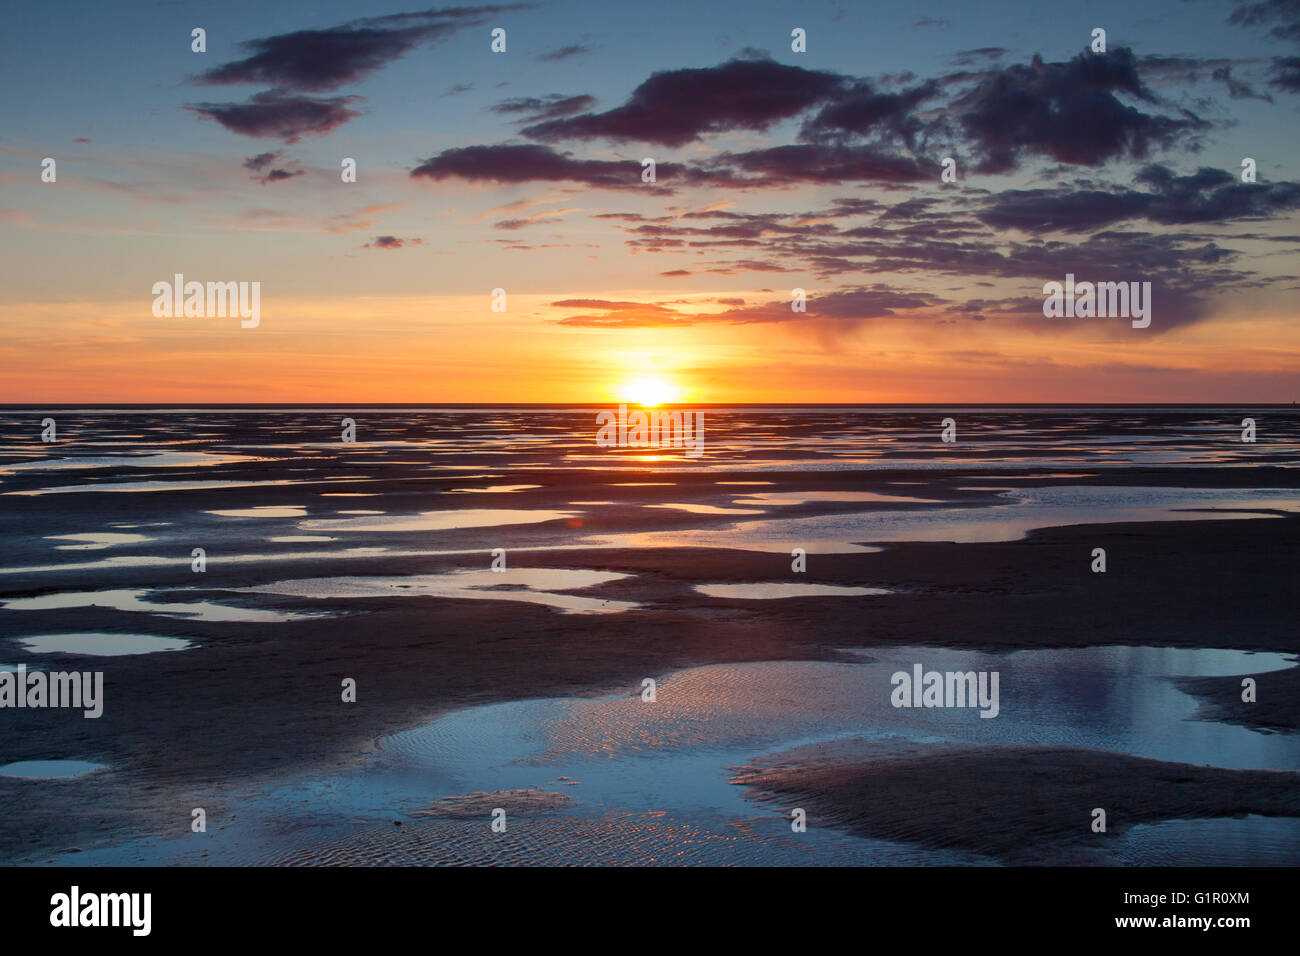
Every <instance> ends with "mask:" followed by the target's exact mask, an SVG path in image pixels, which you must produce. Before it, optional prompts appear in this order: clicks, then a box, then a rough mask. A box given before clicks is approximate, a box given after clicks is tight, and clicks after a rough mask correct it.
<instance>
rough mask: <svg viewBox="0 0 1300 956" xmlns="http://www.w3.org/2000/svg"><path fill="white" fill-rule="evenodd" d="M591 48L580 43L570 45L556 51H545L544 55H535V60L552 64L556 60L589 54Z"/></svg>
mask: <svg viewBox="0 0 1300 956" xmlns="http://www.w3.org/2000/svg"><path fill="white" fill-rule="evenodd" d="M590 52H591V47H589V46H584V45H583V44H581V43H571V44H569V45H568V46H562V47H560V48H559V49H557V50H547V51H546V52H545V53H539V54H537V59H539V60H541V61H542V62H550V63H553V62H555V61H557V60H567V59H569V57H571V56H581V55H582V54H584V53H590Z"/></svg>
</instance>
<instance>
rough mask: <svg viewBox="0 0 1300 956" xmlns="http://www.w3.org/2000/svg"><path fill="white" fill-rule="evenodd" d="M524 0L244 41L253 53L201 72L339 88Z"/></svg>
mask: <svg viewBox="0 0 1300 956" xmlns="http://www.w3.org/2000/svg"><path fill="white" fill-rule="evenodd" d="M524 6H525V5H521V4H512V5H508V6H484V7H451V8H447V9H444V10H436V9H435V10H426V11H423V12H420V13H400V14H392V15H389V16H384V17H371V18H368V19H364V20H356V21H353V22H352V23H347V24H344V25H342V26H337V27H330V28H328V29H324V30H297V31H295V32H293V33H280V34H276V35H274V36H269V37H262V38H261V39H257V40H248V41H245V42H244V43H242V44H240V45H241V46H242V47H243V48H244V49H245V50H246V51H248V52H250V53H251V54H252V55H251V56H248V57H247V58H245V59H243V60H236V61H234V62H232V63H226V64H224V65H222V66H219V67H216V68H215V69H212V70H209V71H208V72H206V73H203V74H201V75H200V76H199V77H198V78H197V82H200V83H208V84H215V85H223V86H224V85H229V84H235V83H263V84H266V85H267V86H273V87H276V88H277V89H284V90H294V91H296V92H300V93H319V92H323V91H325V90H334V89H337V88H338V87H340V86H342V85H343V84H344V83H350V82H353V81H355V80H359V79H361V78H363V77H365V76H368V75H369V74H371V73H373V72H375V71H376V70H378V69H380V68H381V67H383V66H385V65H387V64H388V63H391V62H393V61H394V60H397V59H399V58H401V57H402V56H403V55H405V54H406V53H408V52H410V51H411V50H412V49H414V48H415V47H416V46H418V45H420V44H422V43H428V42H432V41H435V40H441V39H445V38H446V37H448V36H450V35H452V34H453V33H455V32H457V31H459V30H463V29H466V28H468V27H473V26H478V25H481V24H483V23H486V22H487V21H488V19H489V18H490V17H491V16H493V15H495V14H497V13H499V12H501V11H505V10H518V9H522V8H523V7H524Z"/></svg>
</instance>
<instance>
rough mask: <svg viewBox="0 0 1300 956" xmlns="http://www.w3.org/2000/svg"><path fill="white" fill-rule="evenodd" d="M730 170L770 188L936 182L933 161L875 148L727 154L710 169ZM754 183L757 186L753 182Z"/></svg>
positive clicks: (812, 147) (800, 146)
mask: <svg viewBox="0 0 1300 956" xmlns="http://www.w3.org/2000/svg"><path fill="white" fill-rule="evenodd" d="M719 167H721V168H724V169H725V168H730V167H735V168H736V169H738V170H740V171H742V172H744V173H748V174H750V175H751V176H758V177H760V183H761V184H762V185H767V186H777V185H786V184H791V183H844V182H882V183H914V182H920V181H922V180H930V181H934V182H937V181H938V179H939V166H938V164H937V163H935V162H934V161H932V160H928V159H915V158H912V157H908V156H900V155H895V154H893V153H890V152H887V151H885V150H883V149H880V148H878V147H875V146H835V145H813V144H796V145H792V146H773V147H772V148H771V149H759V150H752V151H750V152H745V153H724V154H722V155H721V156H719V157H717V159H716V160H715V161H714V163H713V164H712V165H711V166H710V168H711V169H715V170H716V169H718V168H719ZM751 184H755V183H751Z"/></svg>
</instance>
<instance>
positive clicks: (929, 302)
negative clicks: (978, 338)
mask: <svg viewBox="0 0 1300 956" xmlns="http://www.w3.org/2000/svg"><path fill="white" fill-rule="evenodd" d="M718 301H719V303H721V304H729V303H732V302H735V303H739V304H738V305H735V306H734V307H733V308H730V309H726V310H725V311H723V312H712V313H706V312H683V311H680V310H678V309H674V308H670V307H669V305H668V304H665V303H658V302H617V301H608V300H604V299H564V300H561V301H559V302H552V303H551V305H552V306H554V307H555V308H561V309H575V308H576V309H585V310H590V311H588V312H584V313H583V314H579V315H571V316H567V317H565V318H563V319H559V320H557V324H559V325H568V326H579V327H583V328H600V329H634V328H658V327H667V326H690V325H705V324H725V325H753V324H763V323H777V322H812V323H816V324H819V325H829V326H836V327H840V328H846V329H848V328H853V327H856V326H858V325H860V324H862V323H864V322H867V321H869V320H872V319H885V318H895V317H898V316H899V315H900V313H901V312H910V311H914V310H917V309H924V310H929V311H930V312H934V310H935V309H936V307H937V306H939V305H941V304H943V303H944V302H945V301H946V300H944V299H942V298H940V297H938V296H932V295H924V294H917V293H911V292H901V291H898V290H894V289H890V288H889V287H887V286H884V285H879V284H878V285H876V286H873V287H871V288H863V287H858V288H848V289H837V290H834V291H830V292H826V293H822V294H817V293H816V292H813V293H811V294H810V295H809V297H808V300H807V311H806V312H795V311H794V310H793V309H792V308H791V307H790V299H783V300H778V301H775V302H765V303H761V304H758V305H750V306H747V305H744V300H743V299H730V300H722V299H720V300H718Z"/></svg>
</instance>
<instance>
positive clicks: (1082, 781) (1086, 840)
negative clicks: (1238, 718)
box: [732, 741, 1300, 865]
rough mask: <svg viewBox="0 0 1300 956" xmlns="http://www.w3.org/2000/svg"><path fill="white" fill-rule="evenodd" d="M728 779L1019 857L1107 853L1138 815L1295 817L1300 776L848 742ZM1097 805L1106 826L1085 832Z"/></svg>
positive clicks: (821, 814)
mask: <svg viewBox="0 0 1300 956" xmlns="http://www.w3.org/2000/svg"><path fill="white" fill-rule="evenodd" d="M732 782H733V783H735V784H738V785H740V786H743V787H745V788H747V790H748V791H749V792H750V794H751V795H752V796H753V797H754V798H755V799H757V800H760V801H763V802H765V803H771V804H776V805H778V806H781V807H783V808H794V807H802V808H803V809H804V810H805V811H807V814H808V818H807V820H808V826H809V827H814V826H824V827H832V828H835V829H838V830H843V831H846V832H848V833H851V834H854V835H856V836H862V837H870V838H876V839H883V840H891V841H897V842H904V843H914V844H918V845H921V846H925V847H930V848H935V849H945V848H947V849H959V850H965V851H968V852H973V853H980V854H985V855H988V856H990V857H994V858H996V859H999V860H1002V861H1005V862H1007V863H1012V864H1016V865H1035V864H1045V865H1069V864H1086V863H1107V862H1110V861H1109V859H1108V857H1109V855H1110V854H1109V851H1110V850H1111V849H1112V848H1113V846H1114V841H1115V840H1116V838H1117V837H1120V836H1122V835H1123V834H1124V833H1125V832H1126V831H1127V830H1128V829H1129V828H1130V827H1132V826H1133V825H1134V824H1139V823H1155V822H1158V821H1164V820H1191V819H1198V818H1199V819H1204V818H1211V817H1238V816H1242V815H1244V814H1259V815H1262V816H1286V817H1297V816H1300V773H1290V772H1285V771H1271V770H1221V769H1217V768H1212V767H1197V766H1193V765H1191V764H1179V763H1167V762H1164V761H1160V760H1147V759H1144V758H1140V757H1131V756H1128V755H1126V754H1117V753H1108V752H1105V751H1100V750H1084V749H1079V748H1071V747H1025V746H1015V747H958V746H951V745H940V746H916V745H912V744H902V743H869V742H866V741H847V742H840V743H836V744H823V745H814V746H809V747H801V748H797V749H795V750H791V751H787V752H786V753H783V754H776V755H773V756H770V757H764V758H760V759H758V760H755V761H753V762H752V763H751V764H750V765H748V766H746V767H742V768H738V769H737V771H736V775H735V777H733V779H732ZM1096 807H1101V808H1103V809H1104V810H1105V811H1106V824H1107V831H1106V832H1105V833H1094V832H1092V819H1093V809H1094V808H1096ZM787 812H788V810H787ZM1242 862H1249V861H1245V860H1243V861H1242Z"/></svg>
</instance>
